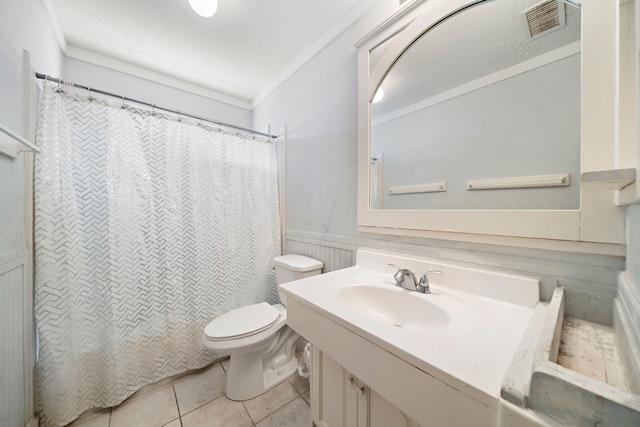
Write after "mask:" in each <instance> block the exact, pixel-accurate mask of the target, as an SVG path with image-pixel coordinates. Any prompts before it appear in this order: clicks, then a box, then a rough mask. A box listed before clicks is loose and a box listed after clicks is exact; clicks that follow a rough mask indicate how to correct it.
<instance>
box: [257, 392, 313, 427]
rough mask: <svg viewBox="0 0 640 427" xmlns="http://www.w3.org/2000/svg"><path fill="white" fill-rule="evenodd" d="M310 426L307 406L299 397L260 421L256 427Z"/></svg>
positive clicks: (309, 414)
mask: <svg viewBox="0 0 640 427" xmlns="http://www.w3.org/2000/svg"><path fill="white" fill-rule="evenodd" d="M310 425H311V411H310V410H309V405H307V403H306V402H305V401H304V400H303V399H302V398H301V397H298V398H297V399H295V400H294V401H293V402H290V403H288V404H287V405H285V406H284V407H283V408H280V409H279V410H277V411H276V412H274V413H273V414H271V415H270V416H269V417H267V418H265V419H264V420H262V421H260V422H259V423H258V424H256V427H306V426H310Z"/></svg>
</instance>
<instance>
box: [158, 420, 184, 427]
mask: <svg viewBox="0 0 640 427" xmlns="http://www.w3.org/2000/svg"><path fill="white" fill-rule="evenodd" d="M162 427H182V424H181V423H180V418H178V419H177V420H173V421H171V422H170V423H169V424H165V425H163V426H162Z"/></svg>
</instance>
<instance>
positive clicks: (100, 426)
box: [67, 410, 111, 427]
mask: <svg viewBox="0 0 640 427" xmlns="http://www.w3.org/2000/svg"><path fill="white" fill-rule="evenodd" d="M110 417H111V411H109V410H107V411H106V412H103V413H101V414H95V415H91V416H87V417H82V418H80V419H79V420H76V421H74V422H72V423H71V424H69V425H68V426H67V427H109V419H110Z"/></svg>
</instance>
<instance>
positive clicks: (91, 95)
mask: <svg viewBox="0 0 640 427" xmlns="http://www.w3.org/2000/svg"><path fill="white" fill-rule="evenodd" d="M87 89H88V90H89V101H93V100H94V99H95V98H94V97H93V94H92V93H91V88H90V87H88V88H87Z"/></svg>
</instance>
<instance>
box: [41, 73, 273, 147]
mask: <svg viewBox="0 0 640 427" xmlns="http://www.w3.org/2000/svg"><path fill="white" fill-rule="evenodd" d="M36 78H38V79H41V80H48V81H50V82H54V83H58V84H63V85H66V86H71V87H74V88H77V89H83V90H86V91H89V94H91V93H99V94H101V95H106V96H111V97H113V98H118V99H121V100H122V101H123V102H124V101H127V102H135V103H136V104H140V105H144V106H147V107H151V108H152V109H153V110H162V111H166V112H168V113H172V114H177V115H178V116H185V117H191V118H193V119H196V120H201V121H205V122H209V123H213V124H216V125H218V126H224V127H227V128H231V129H235V130H239V131H242V132H248V133H252V134H254V135H260V136H266V137H267V138H274V139H276V138H278V136H277V135H270V134H268V133H264V132H260V131H257V130H253V129H247V128H243V127H242V126H236V125H232V124H229V123H224V122H221V121H219V120H213V119H209V118H207V117H202V116H198V115H195V114H190V113H185V112H183V111H179V110H173V109H171V108H166V107H161V106H158V105H155V104H150V103H148V102H144V101H138V100H137V99H132V98H128V97H126V96H122V95H117V94H115V93H111V92H106V91H104V90H100V89H94V88H92V87H88V86H83V85H79V84H76V83H72V82H68V81H65V80H62V79H58V78H56V77H51V76H49V75H47V74H42V73H36Z"/></svg>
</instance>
